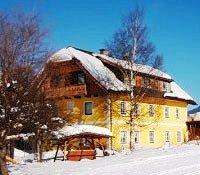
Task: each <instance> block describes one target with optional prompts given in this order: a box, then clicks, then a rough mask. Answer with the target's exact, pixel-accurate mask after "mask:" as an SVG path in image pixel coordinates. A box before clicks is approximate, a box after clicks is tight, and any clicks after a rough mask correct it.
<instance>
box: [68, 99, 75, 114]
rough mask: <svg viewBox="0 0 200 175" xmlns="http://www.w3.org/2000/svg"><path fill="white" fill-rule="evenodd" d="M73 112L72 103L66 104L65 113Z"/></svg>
mask: <svg viewBox="0 0 200 175" xmlns="http://www.w3.org/2000/svg"><path fill="white" fill-rule="evenodd" d="M73 111H74V102H72V101H70V102H67V112H68V113H72V112H73Z"/></svg>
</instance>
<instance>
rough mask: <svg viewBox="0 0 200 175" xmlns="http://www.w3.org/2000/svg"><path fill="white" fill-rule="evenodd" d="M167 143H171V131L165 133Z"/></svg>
mask: <svg viewBox="0 0 200 175" xmlns="http://www.w3.org/2000/svg"><path fill="white" fill-rule="evenodd" d="M165 142H170V133H169V131H165Z"/></svg>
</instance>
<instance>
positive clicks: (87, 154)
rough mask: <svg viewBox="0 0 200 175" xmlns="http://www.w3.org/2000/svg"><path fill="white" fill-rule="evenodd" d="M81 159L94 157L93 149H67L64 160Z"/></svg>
mask: <svg viewBox="0 0 200 175" xmlns="http://www.w3.org/2000/svg"><path fill="white" fill-rule="evenodd" d="M81 159H90V160H93V159H96V151H95V150H69V151H68V153H67V154H66V160H71V161H80V160H81Z"/></svg>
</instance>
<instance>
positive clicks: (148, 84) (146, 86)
mask: <svg viewBox="0 0 200 175" xmlns="http://www.w3.org/2000/svg"><path fill="white" fill-rule="evenodd" d="M144 87H145V88H149V87H150V79H149V78H147V77H144Z"/></svg>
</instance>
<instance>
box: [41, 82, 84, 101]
mask: <svg viewBox="0 0 200 175" xmlns="http://www.w3.org/2000/svg"><path fill="white" fill-rule="evenodd" d="M45 94H46V97H47V98H59V97H70V96H75V95H84V94H87V91H86V85H85V84H81V85H70V86H66V87H54V88H53V87H52V88H49V89H45Z"/></svg>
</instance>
